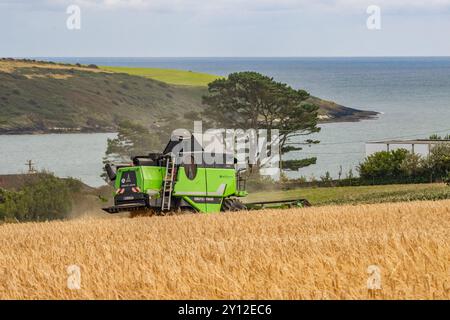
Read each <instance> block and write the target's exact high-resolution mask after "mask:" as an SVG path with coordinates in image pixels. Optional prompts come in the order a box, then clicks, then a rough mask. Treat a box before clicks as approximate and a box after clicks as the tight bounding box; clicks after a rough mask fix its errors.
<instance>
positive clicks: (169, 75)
mask: <svg viewBox="0 0 450 320" xmlns="http://www.w3.org/2000/svg"><path fill="white" fill-rule="evenodd" d="M100 68H101V69H102V70H105V71H110V72H119V73H127V74H130V75H134V76H141V77H145V78H150V79H154V80H158V81H162V82H165V83H169V84H175V85H184V86H207V85H208V83H210V82H212V81H214V80H216V79H218V78H220V77H219V76H215V75H211V74H206V73H199V72H192V71H185V70H176V69H159V68H130V67H107V66H102V67H100Z"/></svg>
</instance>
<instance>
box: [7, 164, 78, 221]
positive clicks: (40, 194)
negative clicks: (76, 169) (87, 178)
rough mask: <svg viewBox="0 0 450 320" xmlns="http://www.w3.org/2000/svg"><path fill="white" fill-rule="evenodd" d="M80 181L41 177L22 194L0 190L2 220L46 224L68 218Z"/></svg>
mask: <svg viewBox="0 0 450 320" xmlns="http://www.w3.org/2000/svg"><path fill="white" fill-rule="evenodd" d="M81 188H82V184H81V182H80V181H78V180H75V179H60V178H57V177H55V176H54V175H53V174H51V173H46V172H42V173H37V174H35V175H32V176H30V177H29V181H27V183H26V184H25V185H24V187H22V188H20V189H19V190H3V189H0V220H9V221H46V220H55V219H63V218H66V217H67V216H68V215H69V213H70V212H71V210H72V202H73V196H74V194H76V193H77V192H79V191H80V190H81Z"/></svg>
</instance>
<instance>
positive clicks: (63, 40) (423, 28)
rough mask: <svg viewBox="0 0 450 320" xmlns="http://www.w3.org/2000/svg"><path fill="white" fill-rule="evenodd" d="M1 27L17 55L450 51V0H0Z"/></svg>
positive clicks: (0, 49) (5, 46) (7, 51)
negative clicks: (375, 9)
mask: <svg viewBox="0 0 450 320" xmlns="http://www.w3.org/2000/svg"><path fill="white" fill-rule="evenodd" d="M71 4H75V5H78V6H79V7H80V9H81V29H80V30H69V29H67V26H66V20H67V18H68V17H69V15H68V14H67V13H66V9H67V7H68V6H69V5H71ZM369 5H377V6H379V7H380V9H381V30H368V28H367V26H366V20H367V18H368V17H369V15H368V14H367V12H366V10H367V7H368V6H369ZM0 35H1V39H2V41H1V43H0V56H15V57H18V56H35V57H40V56H41V57H42V56H136V57H190V56H194V57H207V56H220V57H226V56H239V57H244V56H250V57H257V56H264V57H268V56H450V41H449V40H450V39H449V37H450V0H428V1H424V0H390V1H389V0H378V1H377V0H369V1H366V0H315V1H313V0H310V1H307V0H0Z"/></svg>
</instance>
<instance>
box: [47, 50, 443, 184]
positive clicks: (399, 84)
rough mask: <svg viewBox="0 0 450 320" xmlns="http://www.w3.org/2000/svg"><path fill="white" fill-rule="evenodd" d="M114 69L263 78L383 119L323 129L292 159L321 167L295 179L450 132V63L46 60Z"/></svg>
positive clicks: (409, 60) (417, 60) (304, 171)
mask: <svg viewBox="0 0 450 320" xmlns="http://www.w3.org/2000/svg"><path fill="white" fill-rule="evenodd" d="M47 59H48V60H53V61H60V62H71V63H75V62H80V63H83V64H89V63H93V64H97V65H110V66H134V67H158V68H172V69H183V70H192V71H198V72H206V73H212V74H217V75H227V74H229V73H231V72H236V71H258V72H261V73H263V74H266V75H270V76H272V77H274V78H275V79H276V80H278V81H282V82H286V83H288V84H289V85H291V86H293V87H295V88H303V89H306V90H308V91H309V92H310V93H311V94H312V95H315V96H318V97H321V98H323V99H328V100H333V101H335V102H337V103H339V104H342V105H345V106H348V107H354V108H358V109H364V110H374V111H378V112H381V113H382V114H381V115H380V117H379V119H378V120H370V121H362V122H358V123H334V124H325V125H322V131H321V132H320V133H319V134H317V136H316V138H317V139H319V140H320V141H321V142H322V143H321V144H320V145H317V146H312V147H306V148H305V149H304V150H303V151H301V152H299V153H298V154H296V155H291V157H298V156H300V157H305V156H313V155H314V156H317V157H318V163H317V165H315V166H311V167H309V168H306V169H302V170H301V171H300V172H298V173H292V176H300V175H303V176H306V177H311V176H312V175H314V176H315V177H316V178H317V177H319V176H320V175H322V174H324V172H325V171H330V172H331V173H332V174H333V175H336V174H337V172H338V171H339V167H340V166H341V165H342V166H343V169H344V172H346V171H348V170H349V169H351V168H355V167H356V166H357V165H358V163H359V162H360V161H362V160H363V158H364V156H365V154H364V150H365V148H364V142H365V141H369V140H379V139H390V138H424V137H428V136H429V135H430V134H432V133H435V132H439V133H440V132H442V133H443V134H444V133H450V58H47Z"/></svg>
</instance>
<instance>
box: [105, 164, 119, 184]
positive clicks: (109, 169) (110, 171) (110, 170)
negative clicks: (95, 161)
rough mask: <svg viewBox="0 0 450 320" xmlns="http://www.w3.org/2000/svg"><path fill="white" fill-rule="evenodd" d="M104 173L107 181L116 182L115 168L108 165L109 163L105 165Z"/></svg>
mask: <svg viewBox="0 0 450 320" xmlns="http://www.w3.org/2000/svg"><path fill="white" fill-rule="evenodd" d="M105 171H106V174H107V175H108V178H109V180H111V181H114V180H116V176H117V174H116V173H117V168H116V167H115V166H113V165H110V164H109V163H107V164H106V165H105Z"/></svg>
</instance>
